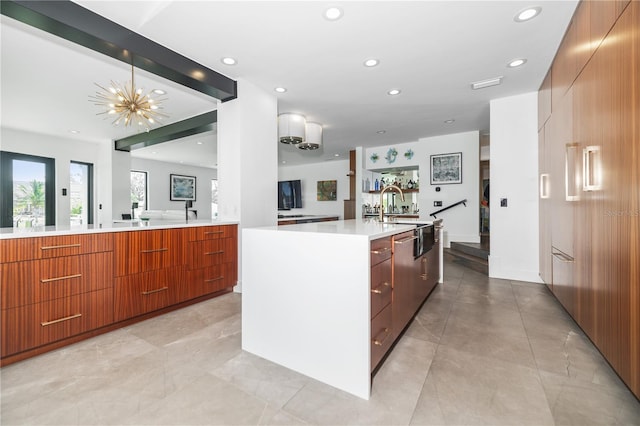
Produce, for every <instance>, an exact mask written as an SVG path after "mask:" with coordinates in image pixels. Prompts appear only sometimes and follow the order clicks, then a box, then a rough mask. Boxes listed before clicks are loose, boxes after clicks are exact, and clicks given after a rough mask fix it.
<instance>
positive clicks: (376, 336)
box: [371, 304, 393, 371]
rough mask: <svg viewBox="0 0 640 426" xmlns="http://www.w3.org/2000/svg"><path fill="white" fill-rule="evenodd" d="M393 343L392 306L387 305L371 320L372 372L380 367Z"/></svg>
mask: <svg viewBox="0 0 640 426" xmlns="http://www.w3.org/2000/svg"><path fill="white" fill-rule="evenodd" d="M391 343H393V336H392V328H391V305H390V304H389V305H387V307H386V308H384V309H383V310H382V311H380V313H379V314H378V315H376V316H375V317H374V318H373V319H372V320H371V370H372V371H373V369H374V368H376V366H377V365H378V363H379V362H380V360H381V359H382V357H383V356H384V354H385V353H387V351H388V350H389V348H390V347H391Z"/></svg>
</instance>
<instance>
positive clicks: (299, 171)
mask: <svg viewBox="0 0 640 426" xmlns="http://www.w3.org/2000/svg"><path fill="white" fill-rule="evenodd" d="M348 172H349V160H339V161H325V162H322V163H315V164H305V165H303V166H280V167H279V168H278V180H295V179H300V181H301V182H300V184H301V186H302V208H301V209H292V210H291V211H282V212H280V213H282V214H284V215H287V214H307V215H308V214H312V215H338V216H340V218H341V219H342V218H343V217H344V200H348V199H349V177H348V176H347V173H348ZM319 180H336V181H337V182H336V185H337V188H336V189H337V197H336V201H318V197H317V188H318V186H317V184H318V181H319ZM273 185H276V182H274V183H273ZM276 190H277V187H276ZM276 192H277V191H276ZM276 197H277V195H276Z"/></svg>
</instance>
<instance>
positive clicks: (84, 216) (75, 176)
mask: <svg viewBox="0 0 640 426" xmlns="http://www.w3.org/2000/svg"><path fill="white" fill-rule="evenodd" d="M69 192H70V196H69V203H70V206H69V207H70V223H71V225H82V224H91V223H93V164H89V163H81V162H78V161H72V162H71V165H70V167H69Z"/></svg>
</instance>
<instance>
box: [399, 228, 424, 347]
mask: <svg viewBox="0 0 640 426" xmlns="http://www.w3.org/2000/svg"><path fill="white" fill-rule="evenodd" d="M415 239H416V237H415V236H414V234H413V231H409V232H404V233H402V234H397V235H394V236H393V304H392V317H393V319H392V321H393V338H394V339H395V338H396V337H398V336H399V335H400V333H402V330H404V328H405V327H406V325H407V324H408V323H409V321H411V318H412V317H413V315H414V314H415V312H416V309H417V308H418V306H420V304H421V303H422V301H421V300H419V298H418V295H417V289H418V286H419V285H420V283H419V281H420V269H419V266H418V269H417V270H416V267H415V260H414V258H413V245H414V241H415Z"/></svg>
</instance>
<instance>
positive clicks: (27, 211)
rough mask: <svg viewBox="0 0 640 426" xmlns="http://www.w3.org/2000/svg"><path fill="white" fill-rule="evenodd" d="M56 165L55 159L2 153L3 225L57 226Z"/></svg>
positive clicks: (14, 226)
mask: <svg viewBox="0 0 640 426" xmlns="http://www.w3.org/2000/svg"><path fill="white" fill-rule="evenodd" d="M54 164H55V160H54V159H53V158H46V157H37V156H33V155H25V154H18V153H13V152H6V151H2V152H0V169H1V171H0V175H1V177H2V184H1V187H2V196H1V197H0V215H1V220H0V222H1V223H0V226H2V227H3V228H5V227H13V228H32V227H36V226H45V225H46V226H49V225H55V182H54V173H55V171H54Z"/></svg>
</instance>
